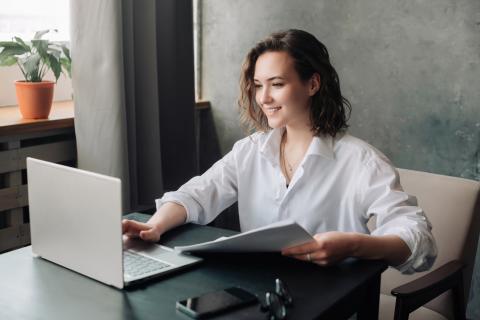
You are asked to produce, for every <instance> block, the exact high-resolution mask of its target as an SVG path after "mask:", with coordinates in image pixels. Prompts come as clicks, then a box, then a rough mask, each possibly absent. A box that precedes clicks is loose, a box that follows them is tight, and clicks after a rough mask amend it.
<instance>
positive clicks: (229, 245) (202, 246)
mask: <svg viewBox="0 0 480 320" xmlns="http://www.w3.org/2000/svg"><path fill="white" fill-rule="evenodd" d="M312 240H313V237H312V236H311V235H310V234H309V233H308V232H307V231H306V230H305V229H303V228H302V227H301V226H299V225H298V224H297V223H296V222H293V221H291V220H284V221H280V222H276V223H273V224H270V225H268V226H265V227H262V228H258V229H254V230H250V231H247V232H243V233H240V234H237V235H234V236H231V237H221V238H218V239H216V240H213V241H208V242H203V243H199V244H194V245H191V246H180V247H175V250H177V251H188V252H194V251H197V252H198V251H210V252H214V251H216V252H278V251H281V250H282V249H284V248H288V247H292V246H295V245H299V244H302V243H306V242H310V241H312Z"/></svg>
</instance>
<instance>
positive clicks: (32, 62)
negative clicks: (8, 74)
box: [20, 53, 40, 78]
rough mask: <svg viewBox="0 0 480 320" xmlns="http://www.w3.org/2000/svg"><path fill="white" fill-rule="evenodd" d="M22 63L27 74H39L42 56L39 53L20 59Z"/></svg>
mask: <svg viewBox="0 0 480 320" xmlns="http://www.w3.org/2000/svg"><path fill="white" fill-rule="evenodd" d="M20 63H21V64H22V65H23V69H24V70H25V73H26V74H38V73H39V71H40V70H39V69H40V55H39V54H38V53H35V54H32V55H30V56H28V57H25V58H24V59H20ZM34 78H35V77H34Z"/></svg>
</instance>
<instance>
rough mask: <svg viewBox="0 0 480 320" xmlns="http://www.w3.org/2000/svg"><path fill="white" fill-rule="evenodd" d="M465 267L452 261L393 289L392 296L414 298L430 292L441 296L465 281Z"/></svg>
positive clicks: (456, 261)
mask: <svg viewBox="0 0 480 320" xmlns="http://www.w3.org/2000/svg"><path fill="white" fill-rule="evenodd" d="M464 267H465V265H464V264H463V263H462V262H461V261H458V260H452V261H450V262H447V263H446V264H444V265H443V266H441V267H440V268H438V269H435V270H434V271H431V272H429V273H427V274H426V275H424V276H423V277H420V278H417V279H415V280H413V281H411V282H408V283H406V284H404V285H401V286H399V287H396V288H394V289H392V295H394V296H396V297H413V296H419V295H423V294H426V293H429V292H438V295H440V294H441V293H443V292H444V291H446V290H448V289H451V288H452V287H453V286H455V285H456V284H457V282H458V281H463V279H462V270H463V268H464Z"/></svg>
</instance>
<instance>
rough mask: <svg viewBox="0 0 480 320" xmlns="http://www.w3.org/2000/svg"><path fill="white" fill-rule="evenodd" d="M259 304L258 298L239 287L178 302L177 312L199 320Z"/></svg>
mask: <svg viewBox="0 0 480 320" xmlns="http://www.w3.org/2000/svg"><path fill="white" fill-rule="evenodd" d="M256 302H258V298H257V297H256V296H255V295H254V294H252V293H250V292H248V291H246V290H244V289H242V288H238V287H232V288H227V289H223V290H220V291H215V292H209V293H205V294H203V295H201V296H198V297H194V298H188V299H186V300H182V301H177V310H179V311H181V312H183V313H185V314H187V315H189V316H190V317H193V318H197V319H204V318H207V317H209V316H212V315H216V314H219V313H222V312H226V311H229V310H233V309H236V308H240V307H242V306H246V305H249V304H253V303H256Z"/></svg>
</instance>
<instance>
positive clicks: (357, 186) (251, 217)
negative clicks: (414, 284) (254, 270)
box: [123, 30, 436, 273]
mask: <svg viewBox="0 0 480 320" xmlns="http://www.w3.org/2000/svg"><path fill="white" fill-rule="evenodd" d="M240 89H241V93H240V99H239V106H240V113H241V118H242V121H243V123H244V124H246V125H247V126H248V128H250V129H254V130H256V131H257V132H256V133H254V134H252V135H250V136H249V137H246V138H244V139H242V140H240V141H238V142H237V143H235V145H234V146H233V149H232V151H230V152H229V153H228V154H227V155H225V157H223V159H221V160H220V161H218V162H217V163H215V164H214V165H213V166H212V167H211V168H210V169H209V170H207V171H206V172H205V173H204V174H203V175H202V176H198V177H194V178H193V179H191V180H190V181H188V182H187V183H186V184H184V185H183V186H182V187H181V188H180V189H179V190H178V191H176V192H167V193H165V195H164V196H163V197H162V198H161V199H159V200H157V201H156V202H157V209H158V210H157V212H156V213H155V215H153V216H152V218H151V219H150V220H149V221H148V223H139V222H135V221H127V220H124V221H123V228H124V233H126V234H127V235H129V236H133V237H135V236H138V237H140V238H142V239H144V240H148V241H158V240H159V238H160V236H161V235H162V234H163V233H164V232H165V231H167V230H169V229H171V228H173V227H175V226H178V225H181V224H183V223H186V222H195V223H200V224H206V223H208V222H210V221H212V220H213V219H214V218H215V217H216V216H217V215H218V214H219V213H220V212H221V211H223V210H224V209H225V208H227V207H229V206H230V205H232V204H233V203H235V201H238V207H239V212H240V214H239V215H240V226H241V230H242V231H247V230H251V229H254V228H257V227H261V226H265V225H268V224H270V223H273V222H275V221H280V220H284V219H286V218H290V219H293V220H295V221H296V222H297V223H299V224H300V225H301V226H303V227H304V228H305V229H306V230H307V231H308V232H309V233H310V234H312V235H314V238H315V241H312V242H310V243H307V244H304V245H300V246H296V247H292V248H286V249H284V250H283V252H282V254H284V255H287V256H291V257H293V258H297V259H300V260H306V261H311V262H314V263H317V264H319V265H330V264H333V263H336V262H338V261H341V260H343V259H344V258H346V257H358V258H362V259H385V260H386V261H388V262H389V264H390V265H392V266H395V267H396V268H397V269H399V270H400V271H402V272H405V273H411V272H415V271H420V270H425V269H428V268H430V267H431V265H432V264H433V261H434V260H435V257H436V247H435V241H434V239H433V237H432V234H431V232H430V230H431V226H430V224H429V222H428V220H427V218H426V217H425V215H424V213H423V211H422V210H421V209H420V208H419V207H417V206H416V199H415V198H413V197H410V196H409V195H407V194H406V193H404V192H403V191H402V188H401V186H400V184H399V178H398V173H397V172H396V171H395V169H394V167H393V166H392V164H391V163H390V162H389V161H388V159H387V158H386V157H385V156H384V155H383V154H382V153H380V152H379V151H378V150H376V149H375V148H373V147H372V146H370V145H368V144H367V143H365V142H363V141H361V140H359V139H357V138H354V137H352V136H350V135H349V134H347V133H346V128H347V127H348V126H347V119H348V116H349V112H350V104H349V103H348V101H347V100H346V99H345V98H343V97H342V95H341V91H340V84H339V80H338V75H337V73H336V71H335V69H334V68H333V66H332V65H331V64H330V60H329V55H328V52H327V49H326V48H325V46H324V45H323V44H322V43H320V42H319V41H318V40H317V39H316V38H315V37H314V36H313V35H311V34H309V33H307V32H305V31H301V30H288V31H285V32H278V33H274V34H272V35H271V36H269V37H268V38H266V39H265V40H263V41H261V42H259V43H258V44H257V45H256V46H255V47H254V48H253V49H252V50H251V51H250V52H249V53H248V55H247V57H246V59H245V62H244V64H243V69H242V75H241V81H240ZM371 216H376V218H377V228H376V230H375V231H374V232H372V234H369V231H368V229H367V226H366V223H367V221H368V220H369V218H370V217H371Z"/></svg>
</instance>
